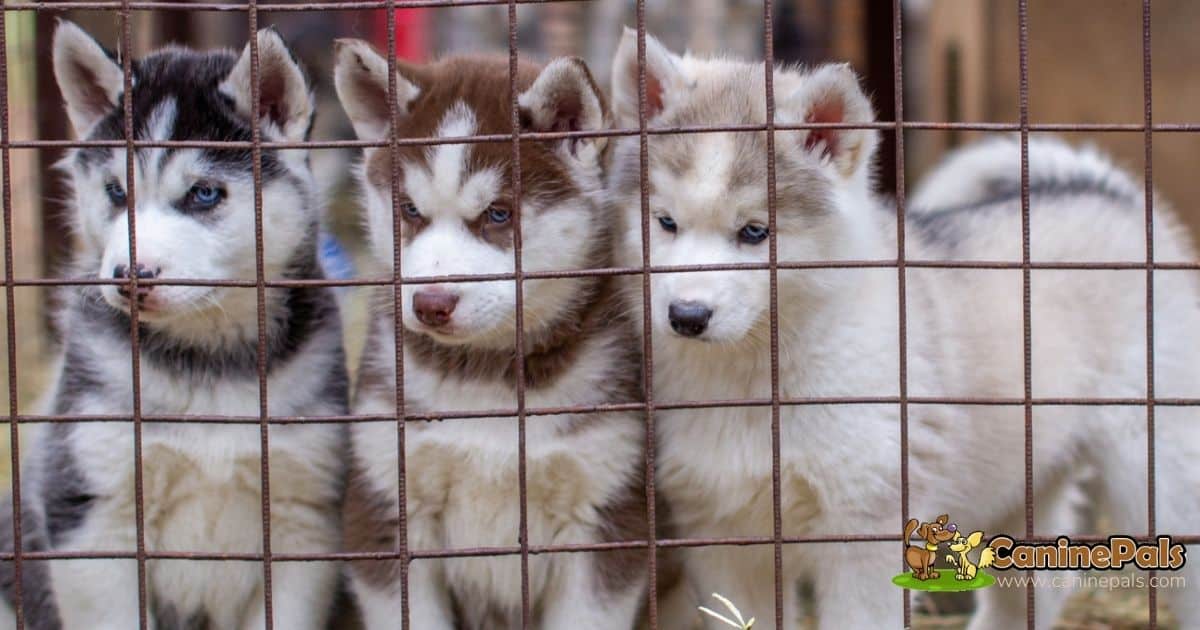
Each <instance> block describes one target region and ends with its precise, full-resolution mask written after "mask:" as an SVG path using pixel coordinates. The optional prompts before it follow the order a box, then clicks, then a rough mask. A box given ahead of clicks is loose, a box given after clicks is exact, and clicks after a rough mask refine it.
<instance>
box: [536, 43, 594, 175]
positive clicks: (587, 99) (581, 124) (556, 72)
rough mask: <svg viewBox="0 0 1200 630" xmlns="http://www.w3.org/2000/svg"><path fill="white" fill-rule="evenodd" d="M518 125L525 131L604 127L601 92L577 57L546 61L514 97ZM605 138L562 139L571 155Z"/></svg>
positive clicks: (589, 72) (580, 129)
mask: <svg viewBox="0 0 1200 630" xmlns="http://www.w3.org/2000/svg"><path fill="white" fill-rule="evenodd" d="M517 105H518V107H519V108H520V116H521V127H522V128H523V129H525V130H527V131H535V132H536V131H542V132H545V131H597V130H600V129H605V128H607V127H608V108H607V106H606V105H605V103H604V95H603V94H601V93H600V87H599V86H597V85H596V80H595V79H593V78H592V73H591V71H590V70H588V67H587V64H586V63H584V61H583V60H582V59H580V58H578V57H563V58H560V59H555V60H554V61H552V62H550V65H548V66H546V67H545V69H543V70H542V73H541V74H539V75H538V78H537V79H536V80H535V81H534V82H533V85H531V86H529V89H528V90H525V91H524V92H522V93H521V94H520V95H519V96H518V97H517ZM605 141H606V139H605V138H569V139H568V140H566V141H565V142H563V146H565V147H567V148H568V150H569V151H570V153H571V154H572V155H574V156H577V157H578V156H580V152H579V150H580V148H581V147H594V148H595V149H596V150H597V151H600V150H602V149H603V148H604V145H605Z"/></svg>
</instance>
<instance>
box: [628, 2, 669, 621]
mask: <svg viewBox="0 0 1200 630" xmlns="http://www.w3.org/2000/svg"><path fill="white" fill-rule="evenodd" d="M636 12H637V66H638V177H639V179H638V182H639V184H638V193H639V194H640V203H641V221H642V225H641V227H642V278H641V279H642V392H643V395H644V397H645V398H644V402H645V405H646V407H645V413H646V479H645V481H646V530H647V531H646V535H647V540H648V544H647V545H646V571H647V573H648V578H649V581H650V588H649V596H648V597H649V599H648V601H647V604H646V618H647V622H648V623H649V625H650V630H658V512H657V505H656V501H657V491H656V490H655V487H654V482H655V475H656V473H657V469H656V466H655V453H657V451H658V448H657V444H656V438H657V427H656V424H655V416H654V413H655V408H654V329H653V320H652V313H651V308H652V306H653V305H652V301H651V296H650V185H649V181H650V179H649V159H650V155H649V146H648V142H649V135H648V134H647V133H646V0H637V8H636ZM615 71H616V70H615V69H614V72H615ZM675 587H676V588H679V587H678V586H677V585H676V586H675Z"/></svg>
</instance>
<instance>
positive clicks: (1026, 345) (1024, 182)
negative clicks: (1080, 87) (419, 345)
mask: <svg viewBox="0 0 1200 630" xmlns="http://www.w3.org/2000/svg"><path fill="white" fill-rule="evenodd" d="M1017 22H1018V24H1017V31H1018V34H1019V38H1020V41H1019V42H1018V54H1019V57H1020V58H1019V60H1018V63H1019V66H1020V86H1019V88H1018V91H1019V96H1020V134H1021V290H1022V291H1021V293H1022V295H1021V305H1022V328H1023V337H1024V339H1023V343H1022V351H1021V352H1022V358H1023V364H1024V367H1023V368H1022V369H1023V371H1024V380H1025V384H1024V386H1025V536H1026V537H1031V536H1033V498H1034V497H1033V492H1034V491H1033V403H1032V402H1031V401H1032V399H1033V306H1032V301H1033V300H1032V292H1031V290H1030V287H1031V286H1032V274H1033V271H1032V268H1031V267H1030V258H1031V256H1030V238H1029V226H1030V222H1029V0H1019V3H1018V7H1017ZM1030 575H1032V573H1031V574H1030ZM1035 595H1036V591H1035V590H1034V586H1033V580H1030V581H1029V584H1027V585H1026V587H1025V625H1026V626H1027V627H1028V628H1029V630H1033V629H1034V619H1035V608H1036V603H1037V602H1036V601H1035V600H1036V597H1035Z"/></svg>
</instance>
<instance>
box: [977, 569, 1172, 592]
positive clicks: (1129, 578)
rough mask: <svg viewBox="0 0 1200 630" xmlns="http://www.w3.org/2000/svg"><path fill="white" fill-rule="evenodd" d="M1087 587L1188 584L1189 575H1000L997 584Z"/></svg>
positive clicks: (1114, 588) (1005, 585)
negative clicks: (1187, 576)
mask: <svg viewBox="0 0 1200 630" xmlns="http://www.w3.org/2000/svg"><path fill="white" fill-rule="evenodd" d="M1030 584H1032V585H1033V586H1034V587H1035V588H1086V589H1103V590H1118V589H1129V588H1133V589H1140V588H1147V587H1153V588H1186V587H1187V578H1186V577H1184V576H1182V575H1145V574H1141V573H1134V574H1122V575H1046V574H1044V573H1043V574H1037V573H1035V574H1033V575H1029V574H1022V575H997V576H996V586H998V587H1000V588H1026V587H1028V586H1029V585H1030Z"/></svg>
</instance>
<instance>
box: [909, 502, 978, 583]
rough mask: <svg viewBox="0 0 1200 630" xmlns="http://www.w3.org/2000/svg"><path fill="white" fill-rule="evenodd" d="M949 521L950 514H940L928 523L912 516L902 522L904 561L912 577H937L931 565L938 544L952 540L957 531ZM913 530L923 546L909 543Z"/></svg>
mask: <svg viewBox="0 0 1200 630" xmlns="http://www.w3.org/2000/svg"><path fill="white" fill-rule="evenodd" d="M949 521H950V516H949V515H948V514H942V515H941V516H939V517H937V518H936V519H934V520H933V521H932V522H929V523H920V522H919V521H917V519H915V518H912V519H909V520H908V522H907V523H905V524H904V541H903V542H904V562H905V563H907V564H908V566H909V568H911V569H912V572H913V577H915V578H917V579H918V580H936V579H937V577H938V575H939V574H938V572H937V571H934V570H933V565H934V563H935V562H937V550H938V545H939V544H941V543H944V542H946V541H948V540H952V539H953V538H954V537H955V535H956V534H957V533H958V527H957V526H956V525H955V524H954V523H950V522H949ZM947 523H949V524H947ZM913 532H916V533H917V536H918V537H920V538H921V539H922V540H924V541H925V545H924V546H917V545H910V544H909V542H908V541H909V540H910V539H912V535H913ZM980 535H981V536H982V534H980Z"/></svg>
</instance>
